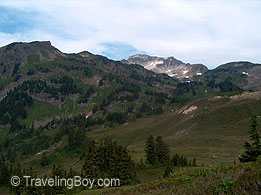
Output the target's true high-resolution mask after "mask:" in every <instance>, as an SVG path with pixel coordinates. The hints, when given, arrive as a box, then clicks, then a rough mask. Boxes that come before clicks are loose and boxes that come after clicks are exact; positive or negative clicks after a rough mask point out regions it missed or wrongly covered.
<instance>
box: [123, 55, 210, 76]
mask: <svg viewBox="0 0 261 195" xmlns="http://www.w3.org/2000/svg"><path fill="white" fill-rule="evenodd" d="M122 62H123V63H125V64H140V65H142V66H144V68H146V69H148V70H152V71H154V72H157V73H166V74H168V75H169V76H171V77H176V78H178V79H190V78H192V77H193V76H196V75H197V76H201V75H202V74H203V73H204V72H206V71H208V68H207V67H206V66H204V65H203V64H189V63H187V64H186V63H184V62H182V61H180V60H177V59H175V58H174V57H167V58H164V57H157V56H149V55H140V54H137V55H133V56H130V57H128V58H127V59H124V60H122Z"/></svg>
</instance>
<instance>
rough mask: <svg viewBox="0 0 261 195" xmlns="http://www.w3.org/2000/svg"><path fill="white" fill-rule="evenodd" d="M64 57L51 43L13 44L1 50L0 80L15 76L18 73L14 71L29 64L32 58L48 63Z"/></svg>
mask: <svg viewBox="0 0 261 195" xmlns="http://www.w3.org/2000/svg"><path fill="white" fill-rule="evenodd" d="M62 55H64V54H63V53H62V52H60V51H59V50H58V49H56V48H55V47H53V46H52V44H51V42H50V41H34V42H29V43H28V42H14V43H11V44H9V45H6V46H4V47H1V48H0V65H1V66H0V78H6V77H8V76H11V75H13V74H14V72H16V71H14V70H16V69H18V70H19V69H20V67H22V66H24V65H25V64H27V63H28V59H29V58H30V57H31V58H34V59H37V60H38V61H46V60H53V59H54V58H55V57H56V56H62ZM15 66H16V68H15Z"/></svg>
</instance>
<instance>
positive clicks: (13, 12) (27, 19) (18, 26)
mask: <svg viewBox="0 0 261 195" xmlns="http://www.w3.org/2000/svg"><path fill="white" fill-rule="evenodd" d="M35 17H36V13H32V12H25V11H22V10H18V9H14V8H9V7H2V6H0V32H3V33H8V34H15V33H22V32H26V31H29V30H32V29H33V28H34V27H35V26H36V25H37V23H36V20H35Z"/></svg>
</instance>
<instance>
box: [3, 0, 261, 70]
mask: <svg viewBox="0 0 261 195" xmlns="http://www.w3.org/2000/svg"><path fill="white" fill-rule="evenodd" d="M1 5H2V6H9V7H10V6H11V7H14V8H17V9H20V10H24V11H28V10H31V11H34V12H39V14H42V18H41V20H40V21H39V25H38V26H36V29H32V32H30V33H27V34H15V35H5V36H3V37H4V38H3V37H2V36H1V39H0V41H1V42H0V44H1V45H3V44H2V43H6V42H8V41H12V40H21V41H26V40H28V41H31V40H33V39H35V40H44V39H46V40H47V39H48V40H51V41H52V43H53V45H54V46H56V47H58V48H59V49H61V50H62V51H64V52H79V51H81V50H89V51H91V52H94V53H102V52H103V51H104V50H106V48H104V45H103V43H113V42H117V43H124V44H127V45H132V46H133V47H135V48H137V49H138V50H142V51H146V52H147V53H149V54H153V55H161V56H170V55H173V56H175V57H177V58H179V59H181V60H183V61H185V62H190V63H198V62H201V63H204V64H206V65H208V66H210V67H214V66H217V65H219V64H221V63H225V62H227V61H236V60H249V61H254V62H261V56H260V53H261V46H260V45H261V37H260V34H261V27H260V25H259V23H260V22H259V20H260V18H261V13H260V10H261V1H259V0H252V1H243V0H230V1H228V0H162V1H158V0H154V1H153V0H150V1H148V0H145V1H140V0H122V1H116V0H112V1H107V0H76V1H75V0H63V1H61V0H56V1H53V0H45V1H43V0H38V1H35V0H34V1H32V0H26V1H25V0H24V1H23V0H19V1H18V0H14V1H7V0H1V2H0V6H1ZM0 31H1V30H0Z"/></svg>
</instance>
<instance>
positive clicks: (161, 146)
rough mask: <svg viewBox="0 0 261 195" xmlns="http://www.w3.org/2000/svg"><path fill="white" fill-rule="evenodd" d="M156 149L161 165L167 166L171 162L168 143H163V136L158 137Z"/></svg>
mask: <svg viewBox="0 0 261 195" xmlns="http://www.w3.org/2000/svg"><path fill="white" fill-rule="evenodd" d="M155 146H156V147H155V148H156V154H157V159H158V162H159V163H160V164H165V163H167V162H168V161H169V159H170V156H169V152H170V151H169V147H168V145H167V144H166V143H164V142H163V139H162V137H161V136H158V137H156V140H155Z"/></svg>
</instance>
